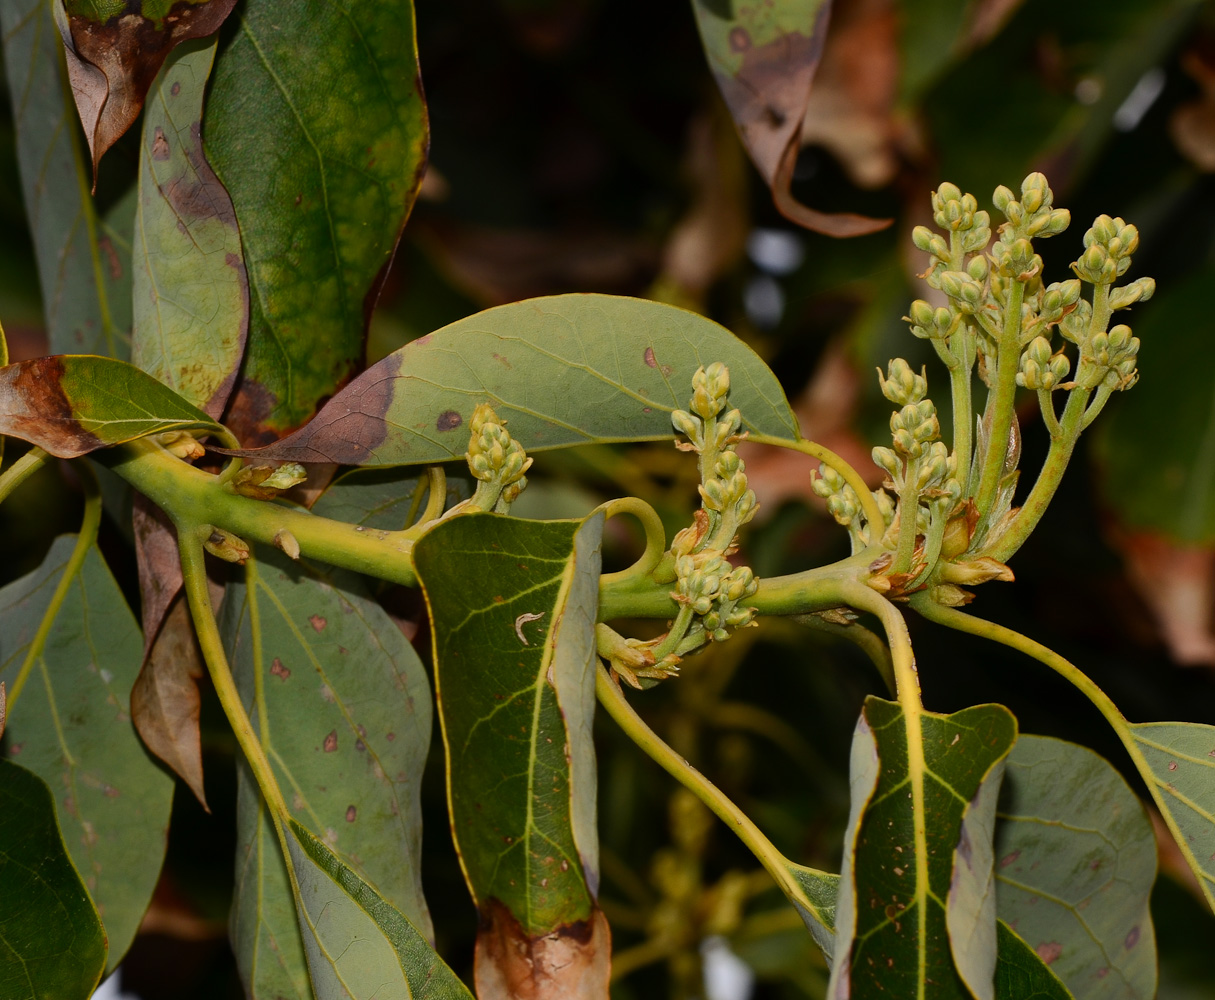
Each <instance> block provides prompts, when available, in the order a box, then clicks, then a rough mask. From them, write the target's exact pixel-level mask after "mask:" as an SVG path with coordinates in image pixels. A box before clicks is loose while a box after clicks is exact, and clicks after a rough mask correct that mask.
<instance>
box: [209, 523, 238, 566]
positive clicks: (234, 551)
mask: <svg viewBox="0 0 1215 1000" xmlns="http://www.w3.org/2000/svg"><path fill="white" fill-rule="evenodd" d="M203 548H204V549H206V550H207V551H208V552H210V553H211V555H213V556H215V557H216V558H217V559H222V560H224V562H230V563H241V564H242V565H243V564H244V562H245V560H246V559H248V558H249V545H248V543H247V542H245V541H243V540H242V539H240V538H237V537H236V536H235V535H234V534H232V532H230V531H225V530H224V529H223V528H216V527H211V528H210V533H209V534H208V535H207V537H206V538H204V539H203Z"/></svg>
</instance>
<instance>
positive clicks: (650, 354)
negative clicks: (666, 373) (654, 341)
mask: <svg viewBox="0 0 1215 1000" xmlns="http://www.w3.org/2000/svg"><path fill="white" fill-rule="evenodd" d="M645 363H646V364H647V365H648V366H649V367H650V368H657V367H658V359H657V358H655V357H654V348H652V347H647V348H646V349H645Z"/></svg>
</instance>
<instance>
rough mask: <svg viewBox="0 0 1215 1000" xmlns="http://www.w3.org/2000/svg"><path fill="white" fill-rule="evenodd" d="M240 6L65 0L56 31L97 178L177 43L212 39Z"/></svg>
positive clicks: (204, 0)
mask: <svg viewBox="0 0 1215 1000" xmlns="http://www.w3.org/2000/svg"><path fill="white" fill-rule="evenodd" d="M55 2H56V4H57V3H58V0H55ZM234 6H236V0H187V2H186V3H174V2H172V0H63V11H64V16H63V17H62V19H61V20H59V19H57V20H58V26H59V31H60V33H61V34H62V36H63V44H64V50H65V52H64V54H65V56H66V59H67V72H68V78H69V80H71V83H72V95H73V97H75V99H76V110H77V112H79V115H80V123H81V125H83V126H84V134H85V137H86V138H87V140H88V144H89V151H90V152H91V153H92V156H93V176H94V178H96V176H97V164H98V163H99V162H100V161H101V157H102V156H103V155H104V153H105V151H106V150H107V149H109V148H110V147H111V146H113V145H114V143H115V142H117V141H118V139H119V138H120V137H121V136H122V134H123V133H124V132H125V131H126V130H127V129H128V128H130V127H131V125H132V124H133V123H134V121H135V119H136V118H138V117H139V112H140V110H141V109H142V108H143V102H144V98H145V97H146V95H147V93H148V88H149V87H150V86H151V84H152V81H153V80H154V79H155V77H156V73H157V71H158V70H159V69H160V67H161V64H162V63H163V62H164V61H165V58H166V57H167V56H168V55H169V53H170V52H172V51H173V48H174V46H176V45H177V44H178V43H180V42H183V41H185V40H186V39H188V38H202V37H204V36H206V35H211V34H214V33H215V32H216V31H218V30H219V26H220V25H221V24H223V22H224V18H226V17H227V16H228V14H229V12H230V11H231V10H232V8H233V7H234ZM170 10H172V15H171V16H169V13H170Z"/></svg>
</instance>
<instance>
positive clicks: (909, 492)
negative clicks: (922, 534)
mask: <svg viewBox="0 0 1215 1000" xmlns="http://www.w3.org/2000/svg"><path fill="white" fill-rule="evenodd" d="M919 475H920V460H919V459H918V458H909V459H907V471H906V473H905V474H904V476H903V492H902V493H900V494H899V540H898V544H897V546H896V548H895V551H894V563H893V565H892V566H891V572H893V573H906V572H907V571H908V570H910V569H911V558H912V556H913V555H914V554H915V539H916V531H917V529H918V527H919V520H920V517H919V515H920V491H919V489H918V488H917V487H916V480H917V479H918V478H919Z"/></svg>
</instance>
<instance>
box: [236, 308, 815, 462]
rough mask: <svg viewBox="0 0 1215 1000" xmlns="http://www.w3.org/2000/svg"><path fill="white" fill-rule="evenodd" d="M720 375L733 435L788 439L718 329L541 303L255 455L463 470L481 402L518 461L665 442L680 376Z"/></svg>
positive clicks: (742, 354) (478, 330)
mask: <svg viewBox="0 0 1215 1000" xmlns="http://www.w3.org/2000/svg"><path fill="white" fill-rule="evenodd" d="M714 361H721V362H723V363H724V364H726V365H727V366H728V367H729V369H730V385H731V388H730V405H731V406H734V407H737V408H738V409H739V410H740V411H741V412H742V421H743V428H744V430H751V431H755V432H760V433H764V434H771V435H774V436H779V437H786V438H788V437H793V438H795V437H797V436H798V431H797V420H796V418H795V417H794V416H793V414H792V412H791V411H790V410H789V404H788V402H787V401H786V400H785V396H784V393H783V392H782V391H781V388H780V383H779V382H778V381H777V380H776V376H775V375H773V374H772V372H771V371H770V370H769V369H768V367H767V366H766V365H765V364H764V363H763V362H762V361H761V360H760V359H759V358H758V357H757V356H756V355H755V353H754V352H753V351H752V350H751V349H750V348H749V347H747V345H746V344H744V343H743V342H742V341H741V340H739V339H738V338H737V337H735V336H734V335H733V334H732V333H730V332H729V331H728V330H726V329H725V328H723V327H721V326H719V325H718V324H716V323H714V322H713V321H712V320H708V319H705V318H704V317H703V316H698V315H697V314H695V313H691V312H686V311H684V310H682V309H677V308H675V307H673V306H667V305H662V304H660V303H657V302H650V301H646V300H644V299H630V298H624V297H622V296H611V295H554V296H551V297H547V298H540V299H530V300H528V301H525V302H516V303H513V304H512V305H506V306H498V307H497V308H494V309H487V310H486V311H484V312H481V313H478V314H477V315H475V316H470V317H468V318H467V319H463V320H460V321H459V322H456V323H452V324H451V325H450V326H446V327H444V328H443V329H442V330H439V331H438V332H437V333H434V334H431V335H430V336H427V337H422V338H420V339H418V340H415V341H413V342H412V343H410V344H407V345H406V346H405V347H402V348H401V349H400V350H398V351H395V352H394V353H392V354H390V355H389V356H388V357H386V358H384V359H383V360H382V361H380V362H378V363H377V364H375V365H373V366H372V367H371V368H369V369H367V371H366V372H364V373H363V374H362V375H360V376H359V377H358V378H357V379H355V380H354V382H352V383H351V384H350V385H349V386H347V387H346V388H345V389H343V390H342V391H341V392H340V393H338V394H337V395H336V396H335V397H334V398H333V399H332V400H330V401H329V402H328V403H327V404H326V405H325V407H324V409H322V410H321V412H320V413H318V414H317V416H316V419H314V420H313V421H312V422H311V423H310V424H308V425H307V426H306V427H304V428H303V429H302V430H300V431H298V432H296V433H295V434H293V435H291V436H290V437H289V438H286V439H284V440H283V441H280V442H278V443H276V444H274V445H272V446H271V447H269V448H266V449H263V450H261V451H259V452H258V454H259V455H266V456H269V457H272V458H282V459H288V460H291V461H297V462H323V461H330V462H339V463H342V464H344V465H411V464H414V463H420V462H442V461H448V460H450V459H452V458H459V457H461V456H463V454H464V452H465V451H466V450H467V448H468V421H469V420H470V419H471V417H472V412H473V410H474V409H475V407H476V406H477V404H478V403H483V402H491V403H493V405H494V408H495V411H496V412H497V414H498V416H499V417H501V418H503V419H504V420H507V421H508V422H509V426H510V433H511V436H512V437H514V438H515V439H516V440H518V441H520V442H521V443H522V444H523V446H524V447H525V448H527V450H528V451H538V450H542V449H547V448H562V447H566V446H568V445H573V444H587V443H590V442H594V441H637V440H661V439H663V438H670V437H672V436H673V433H674V432H673V430H672V428H671V411H672V410H674V409H684V408H686V407H687V405H688V400H689V399H690V397H691V390H692V375H693V373H694V372H695V371H696V369H697V368H698V367H699V366H701V365H709V364H711V363H713V362H714Z"/></svg>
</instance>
